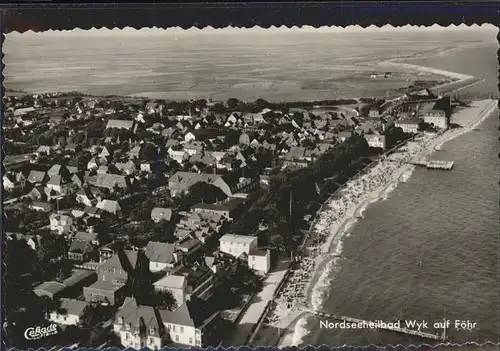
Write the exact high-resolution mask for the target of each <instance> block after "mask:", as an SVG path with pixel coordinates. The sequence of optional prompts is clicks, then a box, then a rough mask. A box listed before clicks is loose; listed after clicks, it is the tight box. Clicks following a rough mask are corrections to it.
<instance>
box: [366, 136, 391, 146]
mask: <svg viewBox="0 0 500 351" xmlns="http://www.w3.org/2000/svg"><path fill="white" fill-rule="evenodd" d="M364 138H365V140H366V142H367V143H368V146H369V147H373V148H380V149H385V147H386V140H385V135H379V134H364Z"/></svg>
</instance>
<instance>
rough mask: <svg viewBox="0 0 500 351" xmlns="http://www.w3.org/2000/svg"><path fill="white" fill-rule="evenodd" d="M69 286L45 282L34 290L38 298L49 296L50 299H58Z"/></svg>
mask: <svg viewBox="0 0 500 351" xmlns="http://www.w3.org/2000/svg"><path fill="white" fill-rule="evenodd" d="M66 288H67V286H66V285H64V284H63V283H59V282H54V281H50V282H44V283H42V284H40V285H38V286H37V287H35V288H34V289H33V292H34V293H35V294H36V295H37V296H47V297H48V298H49V299H52V300H55V299H58V298H59V297H60V296H61V295H62V294H63V293H64V291H65V290H66Z"/></svg>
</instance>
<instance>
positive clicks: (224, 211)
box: [191, 198, 245, 219]
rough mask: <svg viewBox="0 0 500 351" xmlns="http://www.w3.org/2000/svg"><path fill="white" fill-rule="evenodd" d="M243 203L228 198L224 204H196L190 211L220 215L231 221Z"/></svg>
mask: <svg viewBox="0 0 500 351" xmlns="http://www.w3.org/2000/svg"><path fill="white" fill-rule="evenodd" d="M244 203H245V199H239V198H230V199H228V200H226V201H224V202H221V203H216V204H205V203H203V204H196V205H194V206H192V207H191V211H193V212H195V213H214V214H220V215H222V216H224V217H226V218H227V219H233V218H234V217H235V215H237V212H238V210H239V209H241V206H242V205H243V204H244Z"/></svg>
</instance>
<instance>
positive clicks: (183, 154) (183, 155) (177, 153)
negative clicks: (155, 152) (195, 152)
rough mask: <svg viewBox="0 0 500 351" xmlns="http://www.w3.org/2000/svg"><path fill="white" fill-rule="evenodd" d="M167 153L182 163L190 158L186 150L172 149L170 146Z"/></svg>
mask: <svg viewBox="0 0 500 351" xmlns="http://www.w3.org/2000/svg"><path fill="white" fill-rule="evenodd" d="M167 153H168V156H170V157H171V158H172V159H174V160H175V161H177V163H179V164H181V165H182V164H183V163H184V162H186V161H187V160H188V159H189V154H188V153H187V151H185V150H172V148H170V149H168V151H167Z"/></svg>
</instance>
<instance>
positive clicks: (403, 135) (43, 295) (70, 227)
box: [3, 89, 456, 350]
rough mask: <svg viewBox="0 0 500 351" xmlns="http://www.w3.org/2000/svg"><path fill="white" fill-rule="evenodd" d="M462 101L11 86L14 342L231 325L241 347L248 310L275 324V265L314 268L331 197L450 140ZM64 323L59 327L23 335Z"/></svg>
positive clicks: (145, 341) (224, 330) (179, 341)
mask: <svg viewBox="0 0 500 351" xmlns="http://www.w3.org/2000/svg"><path fill="white" fill-rule="evenodd" d="M455 103H456V102H455V101H454V100H453V101H452V98H451V97H450V96H447V97H440V96H437V95H435V94H433V93H432V92H431V91H430V90H428V89H421V90H416V91H414V92H411V93H406V94H404V95H402V96H400V97H398V98H396V99H393V100H387V101H386V100H383V99H375V98H373V99H372V98H366V99H352V100H332V101H315V102H290V103H271V102H267V101H265V100H263V99H258V100H256V101H255V102H244V101H240V100H238V99H234V98H233V99H229V100H227V101H226V102H213V101H211V100H210V99H208V98H207V99H198V100H194V99H192V100H189V101H181V102H179V101H177V102H172V101H170V102H169V101H165V100H147V99H142V98H131V97H118V96H108V97H96V96H88V95H84V94H79V93H67V94H63V93H52V94H50V93H47V94H39V95H28V94H22V93H9V92H8V93H7V97H6V98H5V113H4V125H3V127H4V141H3V142H4V145H3V149H4V153H5V157H4V159H3V165H4V173H3V174H4V176H3V186H4V213H5V223H4V228H5V232H6V238H7V244H6V245H7V246H6V251H5V264H6V266H7V267H8V269H7V271H6V278H5V282H6V296H5V311H6V319H7V322H6V329H7V330H8V331H9V333H8V335H9V338H11V339H12V340H11V342H10V344H12V345H16V346H17V347H37V348H38V347H44V346H47V345H51V346H53V345H60V346H75V347H113V346H117V347H134V348H137V349H139V348H141V347H149V348H151V349H155V350H156V349H159V348H162V347H164V346H167V345H169V346H170V345H174V346H184V347H186V346H193V347H206V346H217V345H222V344H224V343H227V342H229V343H231V341H228V340H227V339H228V338H230V337H231V336H232V335H231V333H230V332H228V331H229V330H233V329H234V330H235V331H234V333H233V334H234V335H238V336H242V339H240V340H238V341H237V342H240V344H239V345H241V344H244V343H245V342H246V341H247V340H248V337H249V336H250V334H251V333H252V332H253V331H254V329H252V325H250V327H248V325H247V326H245V325H244V323H242V322H241V321H242V320H244V319H245V318H244V316H245V314H248V313H257V314H259V315H258V316H256V317H255V320H254V322H255V321H256V322H258V321H260V320H261V319H262V316H261V315H262V314H264V313H265V310H266V308H267V303H268V302H270V301H271V300H272V299H273V298H274V297H275V295H276V294H277V289H278V288H279V286H280V283H282V281H283V279H286V275H283V276H280V277H279V279H278V280H277V279H276V277H275V276H273V272H275V271H276V270H277V269H279V268H282V267H286V270H289V271H293V270H297V269H300V267H301V265H303V264H304V262H302V261H304V258H305V257H306V256H307V250H304V246H305V243H306V242H307V240H310V237H309V236H308V233H309V228H310V225H311V223H312V221H313V219H314V216H315V213H316V211H317V210H318V209H319V208H320V206H321V203H323V202H324V201H325V200H326V199H328V198H329V197H330V196H331V195H332V194H334V192H335V191H336V190H337V189H339V188H340V187H341V186H342V184H345V183H346V182H347V180H349V179H350V178H352V177H353V176H355V175H356V174H358V173H359V172H362V171H363V170H364V169H366V167H369V166H370V165H372V164H374V163H376V162H377V160H378V158H379V156H380V155H382V154H385V153H387V152H388V151H389V150H393V149H394V148H395V147H398V146H400V145H401V144H402V143H405V142H406V141H408V140H410V139H412V138H413V137H415V135H416V134H419V133H441V132H442V131H444V130H446V129H448V128H449V127H450V123H449V119H450V115H451V112H452V107H453V104H455ZM269 286H271V287H269ZM266 289H267V290H266ZM263 291H265V294H264V293H263ZM259 294H261V295H259ZM256 295H259V297H260V298H262V297H264V298H265V299H264V303H262V301H259V302H256V299H255V296H256ZM257 303H260V305H259V306H257V307H255V308H253V309H252V308H251V306H252V304H257ZM249 306H250V307H249ZM260 306H262V308H261V307H260ZM51 323H53V324H57V325H58V332H57V333H56V334H54V335H52V336H50V337H47V338H45V339H40V340H34V341H30V340H26V339H25V338H24V336H23V335H24V332H25V330H26V329H27V328H31V327H36V326H40V327H43V326H48V325H50V324H51Z"/></svg>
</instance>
